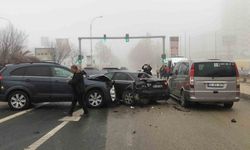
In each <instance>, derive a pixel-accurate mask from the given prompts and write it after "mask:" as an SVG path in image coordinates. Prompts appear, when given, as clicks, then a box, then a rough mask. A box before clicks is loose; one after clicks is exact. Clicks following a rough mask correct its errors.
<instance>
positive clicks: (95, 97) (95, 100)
mask: <svg viewBox="0 0 250 150" xmlns="http://www.w3.org/2000/svg"><path fill="white" fill-rule="evenodd" d="M89 103H90V105H91V106H94V107H96V106H99V105H100V104H101V103H102V95H101V94H99V93H97V92H94V93H91V94H90V95H89Z"/></svg>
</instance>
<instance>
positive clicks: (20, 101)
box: [8, 91, 31, 110]
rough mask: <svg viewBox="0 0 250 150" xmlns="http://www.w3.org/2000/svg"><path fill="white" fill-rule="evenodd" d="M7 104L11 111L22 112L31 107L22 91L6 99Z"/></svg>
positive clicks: (13, 93)
mask: <svg viewBox="0 0 250 150" xmlns="http://www.w3.org/2000/svg"><path fill="white" fill-rule="evenodd" d="M8 104H9V107H10V108H11V109H13V110H23V109H26V108H28V107H30V105H31V103H30V100H29V97H28V95H27V94H26V93H25V92H22V91H15V92H12V93H11V94H10V95H9V97H8Z"/></svg>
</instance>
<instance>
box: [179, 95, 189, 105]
mask: <svg viewBox="0 0 250 150" xmlns="http://www.w3.org/2000/svg"><path fill="white" fill-rule="evenodd" d="M180 105H181V106H182V107H184V108H188V107H189V105H190V103H189V101H187V100H186V98H185V96H184V93H183V92H181V97H180Z"/></svg>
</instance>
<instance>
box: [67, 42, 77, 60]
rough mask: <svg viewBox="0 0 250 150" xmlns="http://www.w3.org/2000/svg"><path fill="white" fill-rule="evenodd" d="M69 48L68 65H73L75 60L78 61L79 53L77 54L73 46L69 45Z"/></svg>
mask: <svg viewBox="0 0 250 150" xmlns="http://www.w3.org/2000/svg"><path fill="white" fill-rule="evenodd" d="M70 47H71V52H70V54H69V59H70V63H71V64H75V63H76V61H77V59H78V55H79V53H78V51H77V48H76V46H75V45H74V44H72V43H70Z"/></svg>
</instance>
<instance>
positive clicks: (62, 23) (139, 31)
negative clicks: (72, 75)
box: [0, 0, 223, 54]
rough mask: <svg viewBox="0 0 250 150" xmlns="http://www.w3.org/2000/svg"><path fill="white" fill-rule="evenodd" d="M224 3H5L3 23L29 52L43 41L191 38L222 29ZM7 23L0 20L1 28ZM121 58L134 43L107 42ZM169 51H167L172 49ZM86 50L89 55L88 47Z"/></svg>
mask: <svg viewBox="0 0 250 150" xmlns="http://www.w3.org/2000/svg"><path fill="white" fill-rule="evenodd" d="M222 1H223V0H209V1H207V0H71V1H70V0H1V4H0V17H5V18H8V19H9V20H10V21H11V22H12V24H13V25H14V26H16V27H17V28H19V29H21V30H24V31H25V32H26V33H27V34H28V35H29V37H28V46H29V47H30V48H33V47H39V46H40V37H41V36H48V37H50V38H70V40H71V41H73V42H74V43H76V44H77V38H78V37H79V36H89V24H90V20H91V19H92V18H93V17H95V16H100V15H102V16H103V18H102V19H98V20H96V21H95V23H94V25H93V35H94V36H103V34H104V33H105V34H106V35H107V36H124V35H125V34H126V33H129V34H130V36H133V35H146V33H150V34H151V35H166V36H170V35H183V34H184V33H185V32H186V33H188V34H191V35H195V34H200V33H204V32H207V31H214V30H217V29H218V28H219V27H220V25H221V11H222V9H221V7H222V6H221V5H222ZM6 24H7V22H6V21H3V20H0V27H3V26H4V25H6ZM108 44H109V45H110V46H111V47H112V49H115V53H116V54H118V53H119V54H121V53H124V54H127V53H128V51H127V50H124V49H129V48H130V47H132V46H133V42H131V43H130V44H127V45H124V42H123V41H118V42H114V41H112V42H111V41H108ZM167 48H168V47H167ZM83 49H86V50H85V51H87V52H88V49H89V42H85V43H84V46H83Z"/></svg>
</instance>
